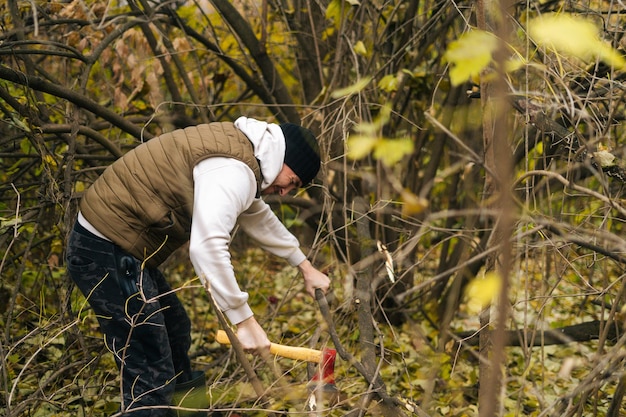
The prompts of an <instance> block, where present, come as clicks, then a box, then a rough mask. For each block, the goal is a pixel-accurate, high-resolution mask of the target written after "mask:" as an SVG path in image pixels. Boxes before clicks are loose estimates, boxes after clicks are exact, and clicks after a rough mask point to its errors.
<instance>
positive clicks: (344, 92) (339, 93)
mask: <svg viewBox="0 0 626 417" xmlns="http://www.w3.org/2000/svg"><path fill="white" fill-rule="evenodd" d="M371 80H372V78H371V77H366V78H361V79H360V80H359V81H357V82H356V83H354V84H352V85H350V86H348V87H345V88H340V89H339V90H335V91H333V93H332V94H331V97H332V98H340V97H345V96H349V95H352V94H356V93H359V92H360V91H361V90H363V89H364V88H365V87H366V86H367V85H368V84H369V83H370V81H371Z"/></svg>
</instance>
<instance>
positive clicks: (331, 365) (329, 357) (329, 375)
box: [215, 330, 337, 391]
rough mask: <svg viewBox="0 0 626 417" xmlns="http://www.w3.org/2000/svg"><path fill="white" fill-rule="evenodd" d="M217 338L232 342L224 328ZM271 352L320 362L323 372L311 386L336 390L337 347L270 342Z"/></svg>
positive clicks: (313, 380)
mask: <svg viewBox="0 0 626 417" xmlns="http://www.w3.org/2000/svg"><path fill="white" fill-rule="evenodd" d="M215 340H217V342H218V343H221V344H223V345H228V344H230V340H229V339H228V335H227V334H226V332H225V331H224V330H218V331H217V335H216V336H215ZM270 353H271V354H273V355H276V356H281V357H283V358H289V359H295V360H299V361H305V362H314V363H318V364H319V366H320V370H321V372H316V373H315V375H313V378H311V383H310V386H312V388H314V389H315V388H316V385H322V387H323V389H324V391H335V390H336V387H335V357H336V355H337V351H336V350H335V349H330V348H324V349H322V350H316V349H309V348H303V347H295V346H287V345H280V344H278V343H272V344H270Z"/></svg>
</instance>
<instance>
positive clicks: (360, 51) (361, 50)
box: [354, 41, 367, 56]
mask: <svg viewBox="0 0 626 417" xmlns="http://www.w3.org/2000/svg"><path fill="white" fill-rule="evenodd" d="M354 52H356V54H357V55H361V56H367V48H366V47H365V44H364V43H363V41H358V42H357V43H356V44H355V45H354Z"/></svg>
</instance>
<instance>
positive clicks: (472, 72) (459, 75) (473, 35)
mask: <svg viewBox="0 0 626 417" xmlns="http://www.w3.org/2000/svg"><path fill="white" fill-rule="evenodd" d="M497 47H498V39H497V38H496V37H495V36H494V35H493V34H491V33H489V32H485V31H482V30H472V31H470V32H467V33H465V34H463V35H462V36H461V37H460V38H459V39H457V40H456V41H454V42H452V43H451V44H450V46H449V47H448V50H447V51H446V53H445V54H444V59H445V60H446V61H448V62H449V63H450V67H451V68H450V81H451V82H452V84H453V85H459V84H462V83H464V82H466V81H467V80H469V79H470V78H472V77H477V76H478V75H480V73H481V71H482V70H483V69H484V68H485V67H487V65H489V63H490V62H491V60H492V54H493V52H494V51H495V50H496V48H497Z"/></svg>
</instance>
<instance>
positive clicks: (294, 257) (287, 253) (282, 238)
mask: <svg viewBox="0 0 626 417" xmlns="http://www.w3.org/2000/svg"><path fill="white" fill-rule="evenodd" d="M239 225H240V226H241V228H242V229H243V230H244V231H245V232H246V233H247V234H248V235H249V236H250V237H252V238H253V239H254V240H255V241H256V242H257V243H258V244H259V246H261V248H262V249H264V250H266V251H268V252H270V253H273V254H274V255H277V256H280V257H281V258H284V259H286V260H287V262H289V263H290V264H291V265H292V266H296V265H300V263H302V261H304V260H305V259H306V255H304V253H302V251H301V250H300V242H298V239H297V238H296V237H295V236H294V235H293V234H291V233H290V232H289V230H287V228H286V227H285V225H284V224H283V223H282V222H281V221H280V220H279V219H278V217H276V215H275V214H274V212H273V211H272V209H271V208H270V206H269V205H268V204H267V203H266V202H265V201H263V200H261V199H260V198H257V199H255V200H254V202H253V203H252V205H251V206H250V207H249V208H248V209H247V210H246V211H245V212H243V213H242V214H241V215H240V216H239Z"/></svg>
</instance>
